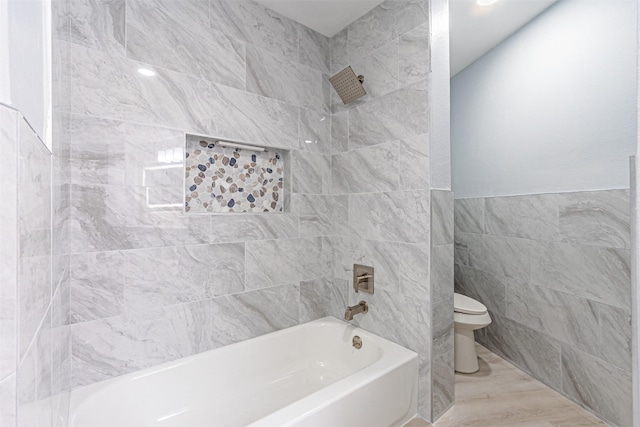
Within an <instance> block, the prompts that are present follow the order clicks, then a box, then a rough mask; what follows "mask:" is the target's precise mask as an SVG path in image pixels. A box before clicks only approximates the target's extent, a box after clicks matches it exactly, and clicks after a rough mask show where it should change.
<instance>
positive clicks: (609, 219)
mask: <svg viewBox="0 0 640 427" xmlns="http://www.w3.org/2000/svg"><path fill="white" fill-rule="evenodd" d="M558 200H559V202H560V233H561V238H562V241H563V242H570V243H581V244H585V245H597V246H607V247H613V248H629V247H630V241H631V230H630V226H629V212H630V206H629V203H630V202H629V190H607V191H589V192H579V193H565V194H559V195H558Z"/></svg>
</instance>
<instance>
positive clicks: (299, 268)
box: [246, 237, 326, 289]
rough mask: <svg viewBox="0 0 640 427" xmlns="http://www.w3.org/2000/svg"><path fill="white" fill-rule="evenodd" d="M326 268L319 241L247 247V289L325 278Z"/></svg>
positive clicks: (272, 242) (258, 243)
mask: <svg viewBox="0 0 640 427" xmlns="http://www.w3.org/2000/svg"><path fill="white" fill-rule="evenodd" d="M325 267H326V261H325V260H323V251H322V239H321V238H318V237H310V238H299V239H288V240H264V241H254V242H247V243H246V287H247V289H258V288H266V287H269V286H276V285H281V284H285V283H293V282H300V281H302V280H309V279H314V278H318V277H324V276H325V275H326V271H325Z"/></svg>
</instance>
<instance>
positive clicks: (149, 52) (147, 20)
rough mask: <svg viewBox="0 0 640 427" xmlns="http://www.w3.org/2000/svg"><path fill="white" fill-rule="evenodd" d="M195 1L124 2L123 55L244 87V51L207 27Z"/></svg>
mask: <svg viewBox="0 0 640 427" xmlns="http://www.w3.org/2000/svg"><path fill="white" fill-rule="evenodd" d="M208 9H209V4H208V2H203V1H199V0H186V1H185V0H183V1H175V0H130V1H127V56H129V57H130V58H132V59H136V60H138V61H141V62H146V63H150V64H154V65H157V66H160V67H165V68H168V69H171V70H174V71H179V72H181V73H185V74H193V75H195V76H198V77H201V78H203V79H206V80H209V81H211V82H214V83H220V84H224V85H227V86H233V87H236V88H239V89H244V88H245V46H244V44H243V43H240V42H238V41H236V40H234V39H231V38H229V37H227V36H226V35H225V34H223V33H221V32H219V31H216V30H212V29H211V27H210V26H209V10H208Z"/></svg>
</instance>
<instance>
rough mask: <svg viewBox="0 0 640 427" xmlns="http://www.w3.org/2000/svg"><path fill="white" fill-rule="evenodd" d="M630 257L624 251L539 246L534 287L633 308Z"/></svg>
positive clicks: (533, 267) (534, 263) (534, 258)
mask: <svg viewBox="0 0 640 427" xmlns="http://www.w3.org/2000/svg"><path fill="white" fill-rule="evenodd" d="M630 260H631V257H630V254H629V251H628V250H625V249H611V248H601V247H595V246H585V245H572V244H566V243H536V244H535V246H534V247H533V248H532V250H531V276H530V280H531V283H532V284H534V285H539V286H544V287H548V288H552V289H556V290H559V291H563V292H568V293H571V294H574V295H578V296H581V297H584V298H588V299H591V300H593V301H597V302H602V303H605V304H609V305H613V306H616V307H620V308H628V307H629V304H630V302H629V301H630V295H631V288H630V286H629V284H630V283H631V270H630V267H631V266H630Z"/></svg>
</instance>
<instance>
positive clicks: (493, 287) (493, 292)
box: [454, 263, 507, 315]
mask: <svg viewBox="0 0 640 427" xmlns="http://www.w3.org/2000/svg"><path fill="white" fill-rule="evenodd" d="M454 273H455V291H456V292H458V293H461V294H463V295H467V296H469V297H471V298H473V299H475V300H478V301H480V302H481V303H482V304H484V305H485V306H486V307H487V309H488V310H489V312H491V313H497V314H500V315H506V313H507V281H506V280H505V279H499V278H497V277H495V276H493V275H491V274H489V273H485V272H484V271H480V270H476V269H474V268H471V267H467V266H464V265H460V264H458V263H456V264H455V268H454Z"/></svg>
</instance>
